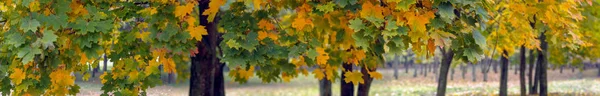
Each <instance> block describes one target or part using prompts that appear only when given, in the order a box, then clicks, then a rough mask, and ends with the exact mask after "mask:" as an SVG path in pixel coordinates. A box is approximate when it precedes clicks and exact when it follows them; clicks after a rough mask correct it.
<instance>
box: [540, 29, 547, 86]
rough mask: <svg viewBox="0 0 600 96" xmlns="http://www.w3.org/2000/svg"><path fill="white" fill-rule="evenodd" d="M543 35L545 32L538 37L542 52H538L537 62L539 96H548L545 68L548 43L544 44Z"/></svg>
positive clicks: (544, 38) (544, 36)
mask: <svg viewBox="0 0 600 96" xmlns="http://www.w3.org/2000/svg"><path fill="white" fill-rule="evenodd" d="M544 33H546V32H542V34H541V36H540V38H539V39H540V46H541V48H542V50H538V53H540V54H539V58H538V61H541V62H540V69H541V70H540V75H541V76H540V96H547V95H548V76H547V75H546V74H547V71H546V70H547V68H548V66H547V65H548V57H547V56H548V52H547V50H548V42H546V35H544Z"/></svg>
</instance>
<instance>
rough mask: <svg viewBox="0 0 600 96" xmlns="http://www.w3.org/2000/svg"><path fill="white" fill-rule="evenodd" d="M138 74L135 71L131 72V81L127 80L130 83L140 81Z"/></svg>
mask: <svg viewBox="0 0 600 96" xmlns="http://www.w3.org/2000/svg"><path fill="white" fill-rule="evenodd" d="M138 74H139V73H138V72H137V70H133V71H131V72H129V75H128V76H129V79H127V80H128V81H136V80H137V79H138Z"/></svg>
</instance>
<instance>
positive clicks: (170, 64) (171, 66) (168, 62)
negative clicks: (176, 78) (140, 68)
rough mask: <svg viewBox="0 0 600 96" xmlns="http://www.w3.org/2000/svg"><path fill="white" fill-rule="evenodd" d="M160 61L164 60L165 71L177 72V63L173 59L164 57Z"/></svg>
mask: <svg viewBox="0 0 600 96" xmlns="http://www.w3.org/2000/svg"><path fill="white" fill-rule="evenodd" d="M161 58H163V57H161ZM160 61H161V62H162V64H163V66H164V67H165V68H164V71H165V72H167V73H177V69H176V65H175V62H174V61H173V59H171V58H168V59H166V58H165V59H162V60H160Z"/></svg>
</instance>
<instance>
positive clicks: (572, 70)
mask: <svg viewBox="0 0 600 96" xmlns="http://www.w3.org/2000/svg"><path fill="white" fill-rule="evenodd" d="M570 66H571V72H572V73H575V68H576V67H575V66H573V65H570Z"/></svg>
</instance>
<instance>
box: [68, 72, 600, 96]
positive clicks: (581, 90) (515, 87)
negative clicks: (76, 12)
mask: <svg viewBox="0 0 600 96" xmlns="http://www.w3.org/2000/svg"><path fill="white" fill-rule="evenodd" d="M469 69H470V68H469ZM378 71H379V72H382V73H383V75H384V78H383V79H382V80H375V81H374V82H373V85H372V86H371V91H370V94H371V95H373V96H394V95H433V94H435V92H436V88H437V83H436V82H435V81H436V80H435V77H434V76H435V75H434V74H433V73H431V72H430V73H428V75H427V77H423V76H422V75H419V77H417V78H413V77H412V74H413V73H412V70H410V71H409V73H404V70H400V71H399V72H400V73H401V74H400V77H399V78H398V79H397V80H396V79H394V77H393V75H392V74H393V71H392V70H390V69H383V70H378ZM456 71H457V72H455V74H454V80H449V82H448V87H447V95H493V94H497V92H498V88H499V87H498V86H499V84H500V83H499V77H500V75H499V73H498V74H496V73H494V72H490V73H489V78H488V79H489V80H488V81H487V82H483V81H481V80H482V74H481V73H480V70H477V75H478V76H477V81H475V82H472V81H471V80H472V74H471V70H469V71H468V72H467V74H465V76H466V78H464V79H463V78H462V77H461V72H460V71H458V70H456ZM548 71H549V75H548V79H549V88H548V90H549V92H550V94H551V95H565V94H570V95H586V96H588V95H599V94H600V78H598V77H597V73H598V70H597V69H594V70H586V71H584V72H583V73H582V74H579V71H575V72H574V73H573V72H571V70H570V69H569V70H564V73H562V74H561V73H559V71H558V70H548ZM509 73H510V75H509V77H508V78H509V81H508V83H509V84H508V87H509V89H508V92H509V94H513V95H518V94H519V79H518V75H517V74H513V71H510V72H509ZM225 82H226V84H225V86H226V87H225V88H226V89H225V92H226V94H227V95H228V96H316V95H318V91H319V88H318V82H317V80H316V79H315V78H314V77H313V76H310V75H309V76H302V75H301V76H299V77H298V78H295V79H293V80H292V81H291V82H288V83H284V82H274V83H268V84H264V83H261V80H260V79H258V78H256V77H253V78H251V79H250V80H249V81H248V82H247V83H245V84H239V83H237V82H233V81H232V80H231V78H229V77H227V76H226V77H225ZM339 82H340V81H339V80H338V81H335V83H333V85H332V87H333V89H332V90H333V95H334V96H338V95H339V94H340V91H339V90H340V88H339V87H340V84H339ZM77 84H79V85H80V86H81V93H79V94H78V95H92V96H97V95H99V94H101V93H102V91H101V90H100V87H101V86H102V85H101V84H100V83H98V81H96V80H91V81H77ZM188 88H189V87H188V86H187V83H185V82H183V83H178V84H167V85H162V86H157V87H154V88H150V89H149V90H148V95H149V96H187V93H188V90H189V89H188Z"/></svg>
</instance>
